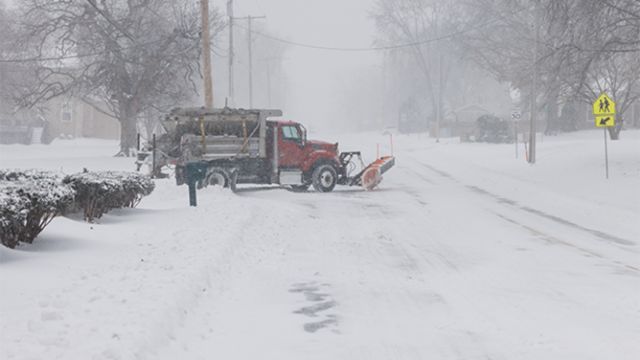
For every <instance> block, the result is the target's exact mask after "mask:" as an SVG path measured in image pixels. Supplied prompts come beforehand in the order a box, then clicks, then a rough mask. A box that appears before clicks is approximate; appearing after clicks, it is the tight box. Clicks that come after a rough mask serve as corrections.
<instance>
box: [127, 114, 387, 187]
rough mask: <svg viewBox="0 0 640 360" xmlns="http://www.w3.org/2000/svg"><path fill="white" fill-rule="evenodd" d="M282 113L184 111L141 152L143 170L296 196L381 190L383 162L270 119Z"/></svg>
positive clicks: (189, 180)
mask: <svg viewBox="0 0 640 360" xmlns="http://www.w3.org/2000/svg"><path fill="white" fill-rule="evenodd" d="M280 116H282V111H280V110H258V109H254V110H245V109H231V108H223V109H211V108H178V109H174V110H172V111H171V113H170V114H169V115H167V116H166V118H165V119H164V120H163V126H164V129H165V130H166V134H164V135H162V136H161V137H160V138H159V139H158V140H157V142H156V145H155V146H153V144H149V145H150V146H149V147H148V148H147V151H142V152H140V153H139V157H138V165H139V167H140V165H142V164H143V163H144V162H147V163H148V162H150V161H151V162H152V163H153V165H152V166H151V168H152V171H153V173H155V174H158V173H159V172H160V169H161V168H162V167H163V166H165V165H170V164H173V165H175V177H176V182H177V184H178V185H182V184H185V183H187V184H190V185H192V183H194V182H195V183H196V185H197V187H204V186H207V185H220V186H224V187H229V188H231V189H232V190H233V191H235V190H236V184H279V185H282V186H286V187H288V188H290V189H292V190H295V191H305V190H307V189H308V188H309V187H310V186H313V188H314V189H315V190H316V191H318V192H329V191H332V190H333V189H334V187H335V186H336V185H347V186H362V187H363V188H365V189H366V190H372V189H373V188H375V187H376V186H377V185H378V184H379V183H380V181H381V179H382V174H383V173H385V172H386V171H387V170H389V169H390V168H391V167H392V166H393V165H394V162H395V160H394V158H393V156H383V157H380V158H379V159H376V160H375V161H374V162H373V163H371V164H369V165H365V164H364V163H363V161H362V156H361V154H360V152H359V151H350V152H342V153H339V152H338V144H337V143H327V142H323V141H314V140H308V139H307V131H306V129H305V127H304V126H303V125H302V124H300V123H296V122H292V121H281V120H277V121H276V120H271V118H273V117H280Z"/></svg>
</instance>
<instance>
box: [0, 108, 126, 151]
mask: <svg viewBox="0 0 640 360" xmlns="http://www.w3.org/2000/svg"><path fill="white" fill-rule="evenodd" d="M78 137H88V138H99V139H119V138H120V123H119V122H118V120H117V119H115V118H114V117H112V116H109V115H107V114H105V113H104V112H102V111H99V110H97V109H96V108H95V107H93V106H91V105H89V104H87V103H86V102H85V101H83V100H81V99H78V98H75V97H58V98H55V99H52V100H50V101H49V102H47V103H46V104H45V105H44V106H43V107H42V110H40V111H35V110H20V111H17V112H9V111H6V110H5V111H4V112H0V143H4V144H9V143H24V144H31V143H40V142H43V143H49V142H51V141H53V140H54V139H56V138H78Z"/></svg>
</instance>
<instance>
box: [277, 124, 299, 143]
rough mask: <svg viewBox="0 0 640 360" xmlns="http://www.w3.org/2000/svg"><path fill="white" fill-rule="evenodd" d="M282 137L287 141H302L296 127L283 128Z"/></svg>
mask: <svg viewBox="0 0 640 360" xmlns="http://www.w3.org/2000/svg"><path fill="white" fill-rule="evenodd" d="M282 137H283V138H284V139H285V140H294V141H300V139H301V137H300V132H299V131H298V128H297V127H295V126H283V127H282Z"/></svg>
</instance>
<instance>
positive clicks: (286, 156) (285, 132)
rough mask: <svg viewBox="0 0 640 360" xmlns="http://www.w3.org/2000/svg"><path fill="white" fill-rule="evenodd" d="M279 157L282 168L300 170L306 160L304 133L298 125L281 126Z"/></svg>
mask: <svg viewBox="0 0 640 360" xmlns="http://www.w3.org/2000/svg"><path fill="white" fill-rule="evenodd" d="M278 131H279V134H278V135H279V136H278V155H279V164H280V167H281V168H299V167H300V165H301V164H302V161H303V160H304V141H303V137H302V132H301V131H300V129H299V128H298V127H297V126H296V125H282V126H280V129H279V130H278Z"/></svg>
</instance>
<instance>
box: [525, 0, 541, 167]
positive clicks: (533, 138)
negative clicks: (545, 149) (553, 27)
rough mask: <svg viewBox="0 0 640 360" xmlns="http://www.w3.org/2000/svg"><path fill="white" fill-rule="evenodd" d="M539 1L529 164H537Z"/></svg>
mask: <svg viewBox="0 0 640 360" xmlns="http://www.w3.org/2000/svg"><path fill="white" fill-rule="evenodd" d="M538 6H539V0H536V3H535V7H534V10H533V11H534V14H533V16H534V26H535V33H536V41H535V46H534V50H533V51H534V54H533V79H532V82H531V111H530V114H529V115H530V118H529V157H528V160H529V163H530V164H535V163H536V121H537V120H538V106H537V101H536V100H537V97H538V96H537V95H538V43H539V42H540V19H539V16H540V15H539V9H538Z"/></svg>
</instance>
